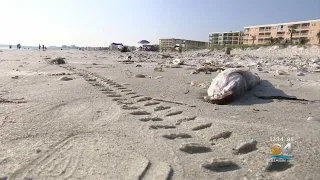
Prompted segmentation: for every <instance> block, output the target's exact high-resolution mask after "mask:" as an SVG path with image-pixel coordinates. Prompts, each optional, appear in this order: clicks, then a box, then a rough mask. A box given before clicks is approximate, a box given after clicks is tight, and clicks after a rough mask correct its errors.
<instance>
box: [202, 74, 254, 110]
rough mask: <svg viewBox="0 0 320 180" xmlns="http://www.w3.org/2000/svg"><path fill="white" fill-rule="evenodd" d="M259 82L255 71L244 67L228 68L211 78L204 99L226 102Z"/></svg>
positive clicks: (212, 101) (213, 101)
mask: <svg viewBox="0 0 320 180" xmlns="http://www.w3.org/2000/svg"><path fill="white" fill-rule="evenodd" d="M259 82H260V77H259V76H258V75H257V74H256V73H252V72H250V71H249V70H248V69H244V68H230V69H226V70H224V71H222V72H221V73H219V74H218V75H217V76H216V77H215V78H214V79H212V82H211V85H210V87H209V88H208V90H207V94H208V96H205V97H204V99H205V100H206V101H208V102H211V103H214V104H220V105H222V104H228V103H230V102H232V101H234V100H236V99H237V98H239V97H240V96H241V95H243V94H244V93H245V92H247V91H248V90H250V89H252V88H253V87H254V86H255V85H256V84H258V83H259Z"/></svg>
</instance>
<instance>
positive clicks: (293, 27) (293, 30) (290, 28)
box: [288, 25, 298, 43]
mask: <svg viewBox="0 0 320 180" xmlns="http://www.w3.org/2000/svg"><path fill="white" fill-rule="evenodd" d="M297 28H298V26H297V25H291V26H289V27H288V33H289V34H290V42H291V43H292V35H293V33H295V32H297V31H296V29H297Z"/></svg>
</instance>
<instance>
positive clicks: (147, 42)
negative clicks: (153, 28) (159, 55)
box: [138, 40, 150, 44]
mask: <svg viewBox="0 0 320 180" xmlns="http://www.w3.org/2000/svg"><path fill="white" fill-rule="evenodd" d="M138 43H139V44H150V42H149V41H147V40H141V41H139V42H138Z"/></svg>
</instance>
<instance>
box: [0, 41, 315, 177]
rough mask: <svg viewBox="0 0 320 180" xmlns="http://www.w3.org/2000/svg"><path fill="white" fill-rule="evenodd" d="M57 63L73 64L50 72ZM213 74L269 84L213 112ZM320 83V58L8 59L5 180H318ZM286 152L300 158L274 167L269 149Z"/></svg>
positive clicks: (26, 55)
mask: <svg viewBox="0 0 320 180" xmlns="http://www.w3.org/2000/svg"><path fill="white" fill-rule="evenodd" d="M129 55H130V56H132V60H133V61H134V62H133V63H124V62H121V61H125V60H127V57H128V56H129ZM168 56H171V58H170V57H168ZM57 57H64V58H65V60H66V64H61V65H55V64H49V63H48V62H49V61H50V60H53V59H55V58H57ZM174 59H180V60H184V61H185V64H184V65H181V66H180V67H179V68H176V67H175V66H173V65H172V64H170V62H171V61H172V60H174ZM205 62H207V63H208V62H210V63H212V64H216V66H219V67H223V68H232V67H239V66H242V67H245V68H249V69H250V71H252V72H256V73H258V75H259V76H260V78H261V80H262V81H261V83H260V84H259V85H257V86H256V87H255V88H254V89H253V90H252V91H250V92H248V93H246V94H245V95H244V96H242V97H241V98H240V99H239V100H237V101H235V102H233V103H231V104H229V105H215V104H211V103H207V102H204V100H203V96H205V95H206V92H207V89H208V86H209V85H210V82H211V81H212V79H213V78H214V77H215V76H216V75H217V74H218V73H219V72H218V71H217V72H211V73H205V72H200V73H198V74H192V73H191V72H193V71H194V70H195V69H196V68H198V67H201V66H202V64H203V63H205ZM160 67H161V69H162V71H158V70H157V71H155V68H159V69H160ZM174 67H175V68H174ZM139 74H140V75H139ZM136 75H138V76H136ZM142 75H144V77H143V76H142ZM63 76H66V77H68V78H69V79H68V80H67V81H64V80H61V79H60V80H59V78H61V77H63ZM319 80H320V47H319V46H311V47H298V46H289V47H287V48H281V47H279V46H272V47H261V48H259V49H247V50H241V49H233V50H232V51H231V55H226V54H225V53H224V52H223V51H220V50H219V51H218V50H215V51H209V50H199V51H189V52H183V53H181V54H179V53H173V52H172V53H169V52H128V53H121V52H113V51H79V50H68V51H56V50H48V51H37V50H1V51H0V142H1V143H0V179H1V180H3V179H10V180H11V179H14V180H15V179H17V180H19V179H24V178H25V179H33V180H38V179H41V180H42V179H43V180H50V179H52V180H53V179H54V180H56V179H92V180H97V179H112V180H114V179H128V180H129V179H132V180H133V179H143V180H153V179H155V180H158V179H159V180H161V179H177V180H184V179H188V180H192V179H201V180H212V179H314V180H316V179H320V171H319V167H320V162H319V161H320V144H319V142H320V130H319V129H320V109H319V107H320V106H319V105H320V101H319V100H320V93H319V91H320V81H319ZM256 95H261V96H268V97H270V96H275V97H278V96H284V95H287V96H295V97H297V98H299V99H304V100H305V101H301V100H288V99H261V98H258V97H257V96H256ZM308 119H309V120H308ZM226 132H229V136H228V137H222V136H221V134H222V135H223V133H226ZM214 136H215V137H216V138H213V137H214ZM252 140H254V141H256V142H257V144H256V147H254V148H252V149H250V148H249V149H245V150H244V151H243V152H242V153H237V147H239V145H241V143H246V142H250V141H252ZM288 142H291V144H292V155H293V156H294V158H293V159H292V160H290V161H289V162H287V163H280V165H279V164H276V165H274V164H270V163H269V161H270V158H269V157H270V155H271V146H272V145H273V144H275V143H279V144H281V145H282V147H283V146H285V145H286V144H287V143H288Z"/></svg>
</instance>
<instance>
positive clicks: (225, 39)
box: [209, 31, 243, 47]
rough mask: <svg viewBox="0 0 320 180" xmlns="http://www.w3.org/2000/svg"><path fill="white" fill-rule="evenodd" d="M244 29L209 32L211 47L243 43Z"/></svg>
mask: <svg viewBox="0 0 320 180" xmlns="http://www.w3.org/2000/svg"><path fill="white" fill-rule="evenodd" d="M242 37H243V32H242V31H230V32H215V33H210V34H209V47H211V46H215V45H227V44H230V45H235V44H242Z"/></svg>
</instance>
